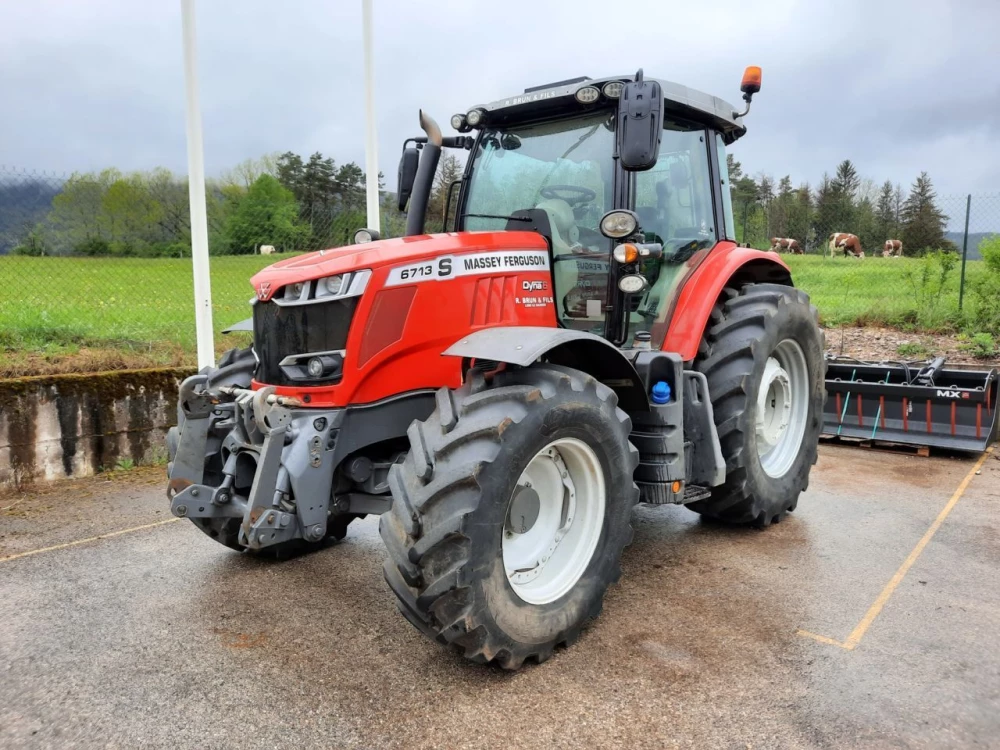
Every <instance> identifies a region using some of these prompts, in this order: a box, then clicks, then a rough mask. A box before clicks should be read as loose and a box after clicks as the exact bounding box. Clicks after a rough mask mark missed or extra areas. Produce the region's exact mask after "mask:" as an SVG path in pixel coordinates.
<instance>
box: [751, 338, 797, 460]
mask: <svg viewBox="0 0 1000 750" xmlns="http://www.w3.org/2000/svg"><path fill="white" fill-rule="evenodd" d="M808 418H809V371H808V368H807V367H806V358H805V355H804V354H803V353H802V347H800V346H799V345H798V344H797V343H796V342H795V341H793V340H792V339H785V340H784V341H782V342H781V343H780V344H778V345H777V346H776V347H775V348H774V352H773V353H772V354H771V356H770V357H768V358H767V363H766V364H765V365H764V376H763V377H762V378H761V381H760V388H759V390H758V391H757V416H756V432H757V455H758V456H759V458H760V465H761V468H762V469H764V472H765V473H766V474H767V475H768V476H771V477H774V478H776V479H777V478H780V477H783V476H785V474H787V473H788V471H789V469H791V468H792V465H793V464H794V463H795V459H796V457H797V456H798V455H799V450H800V449H801V447H802V438H803V436H804V435H805V432H806V421H807V420H808Z"/></svg>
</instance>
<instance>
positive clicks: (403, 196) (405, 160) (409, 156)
mask: <svg viewBox="0 0 1000 750" xmlns="http://www.w3.org/2000/svg"><path fill="white" fill-rule="evenodd" d="M419 165H420V152H419V151H417V149H416V148H412V147H411V148H404V149H403V155H402V156H401V157H400V158H399V173H398V175H397V180H396V183H397V185H398V186H399V188H398V190H397V193H396V195H397V198H398V206H399V210H400V211H405V210H406V204H407V203H408V202H409V200H410V193H412V192H413V181H414V180H416V179H417V167H418V166H419Z"/></svg>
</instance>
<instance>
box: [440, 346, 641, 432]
mask: <svg viewBox="0 0 1000 750" xmlns="http://www.w3.org/2000/svg"><path fill="white" fill-rule="evenodd" d="M444 354H445V355H446V356H450V357H464V358H466V359H487V360H493V361H495V362H505V363H507V364H512V365H519V366H521V367H527V366H529V365H531V364H533V363H534V362H537V361H539V360H543V359H544V360H545V361H546V362H550V363H552V364H558V365H564V366H566V367H572V368H573V369H575V370H580V371H581V372H585V373H587V374H588V375H590V376H592V377H594V378H595V379H597V380H598V381H600V382H601V383H604V384H605V385H606V386H608V387H609V388H611V389H612V390H613V391H614V392H615V393H616V394H617V395H618V405H619V406H620V407H621V408H622V409H624V410H625V411H626V412H636V411H649V399H648V398H647V396H646V389H645V387H644V385H643V382H642V378H640V377H639V374H638V373H637V372H636V370H635V367H633V366H632V363H631V362H630V361H629V360H628V359H626V357H625V355H624V354H622V352H621V350H619V349H618V348H617V347H615V346H614V345H612V344H610V343H608V342H607V341H606V340H604V339H602V338H601V337H600V336H595V335H594V334H592V333H586V332H584V331H571V330H569V329H566V328H543V327H533V326H497V327H495V328H486V329H483V330H480V331H476V332H475V333H471V334H469V335H468V336H465V337H463V338H462V339H460V340H459V341H457V342H455V343H454V344H452V346H450V347H449V348H448V349H446V350H445V351H444Z"/></svg>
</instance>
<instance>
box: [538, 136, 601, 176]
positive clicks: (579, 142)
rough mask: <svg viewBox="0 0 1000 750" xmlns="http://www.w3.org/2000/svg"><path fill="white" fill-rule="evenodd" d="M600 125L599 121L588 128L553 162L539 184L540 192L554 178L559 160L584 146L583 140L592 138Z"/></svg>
mask: <svg viewBox="0 0 1000 750" xmlns="http://www.w3.org/2000/svg"><path fill="white" fill-rule="evenodd" d="M600 126H601V124H600V123H598V124H597V125H595V126H594V127H592V128H591V129H590V130H588V131H587V132H586V133H584V134H583V135H581V136H580V137H579V138H577V139H576V143H574V144H573V145H572V146H570V147H569V148H568V149H566V152H565V153H564V154H563V155H562V156H560V157H559V158H558V159H556V160H555V161H554V162H553V163H552V169H550V170H549V173H548V174H547V175H545V179H544V180H542V184H541V185H539V186H538V190H539V192H541V190H542V188H543V187H545V186H546V185H548V184H549V180H550V179H551V178H552V174H553V173H554V172H555V171H556V170H557V169H558V168H559V162H560V161H562V160H563V159H565V158H566V157H567V156H569V155H570V154H572V153H573V152H574V151H576V150H577V149H578V148H579V147H580V146H582V145H583V142H584V141H585V140H587V139H588V138H590V136H592V135H593V134H594V133H596V132H597V129H598V128H599V127H600Z"/></svg>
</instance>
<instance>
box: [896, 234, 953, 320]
mask: <svg viewBox="0 0 1000 750" xmlns="http://www.w3.org/2000/svg"><path fill="white" fill-rule="evenodd" d="M956 265H958V256H957V255H955V253H950V252H942V251H940V250H935V251H929V252H927V253H926V254H925V255H924V256H923V257H922V258H921V259H920V268H919V270H918V271H917V272H916V273H914V272H913V271H908V272H907V274H906V278H907V281H909V282H910V286H911V287H912V288H913V301H914V303H915V309H916V322H917V323H918V324H919V325H920V326H921V327H922V328H925V329H928V330H935V329H940V328H942V327H947V325H946V324H947V323H949V322H950V321H949V318H951V317H952V313H953V312H954V311H949V310H945V309H944V308H943V307H942V304H941V302H942V298H943V296H944V294H945V292H946V291H947V289H948V281H949V279H950V277H951V275H952V272H953V271H954V270H955V266H956Z"/></svg>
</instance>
